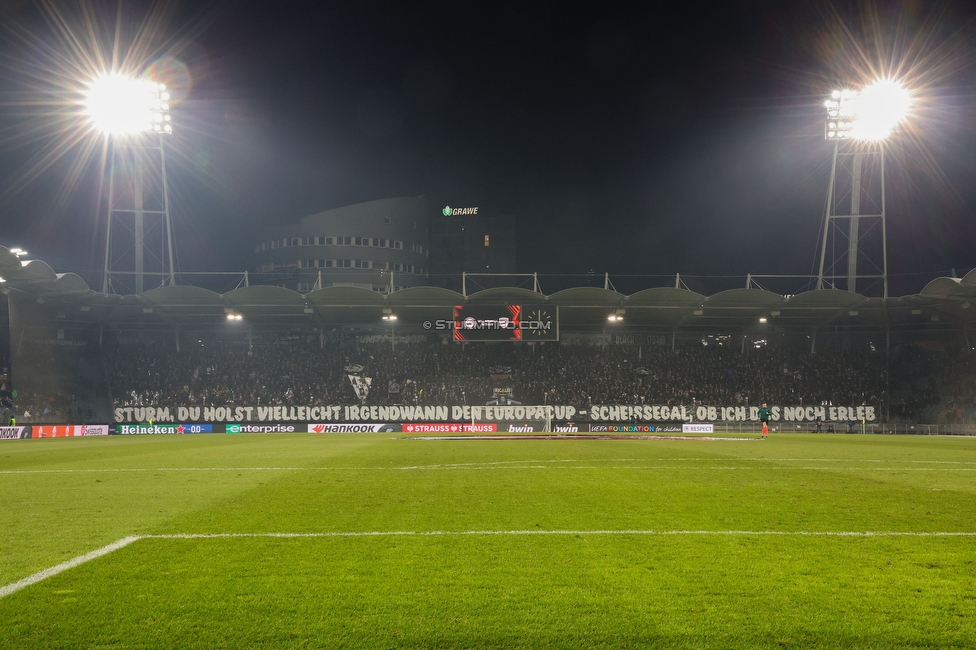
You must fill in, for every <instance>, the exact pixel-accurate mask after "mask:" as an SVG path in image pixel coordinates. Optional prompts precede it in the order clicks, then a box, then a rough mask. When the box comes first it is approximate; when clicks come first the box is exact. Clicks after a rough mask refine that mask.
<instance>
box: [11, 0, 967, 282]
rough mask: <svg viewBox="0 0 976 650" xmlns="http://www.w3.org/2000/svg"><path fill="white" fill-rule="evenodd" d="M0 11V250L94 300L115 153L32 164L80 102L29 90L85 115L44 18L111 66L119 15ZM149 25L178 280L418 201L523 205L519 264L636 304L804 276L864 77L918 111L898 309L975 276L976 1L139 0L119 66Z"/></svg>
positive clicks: (101, 9) (893, 200)
mask: <svg viewBox="0 0 976 650" xmlns="http://www.w3.org/2000/svg"><path fill="white" fill-rule="evenodd" d="M0 7H2V8H0V24H2V25H3V27H2V28H0V29H2V31H3V34H2V36H0V104H2V105H0V244H4V245H7V246H22V247H24V248H26V249H28V250H29V251H30V252H31V255H32V256H33V257H37V258H40V259H43V260H45V261H47V262H49V263H50V264H51V265H52V266H54V267H55V269H56V270H58V271H75V272H78V273H79V274H81V275H82V276H83V277H86V279H89V281H90V282H92V283H94V281H95V280H96V279H97V278H98V274H97V273H93V272H92V270H93V269H100V266H101V255H102V254H103V252H102V249H101V246H102V245H103V244H102V242H101V241H100V237H101V236H102V229H103V226H102V225H101V220H102V219H103V217H102V216H99V215H96V212H95V210H96V197H97V190H96V181H97V172H98V167H99V165H98V162H97V159H96V158H95V157H94V156H89V157H87V158H86V157H85V156H84V155H82V147H81V146H78V147H74V148H73V149H71V150H69V151H67V152H66V153H64V155H63V156H60V157H58V158H57V159H56V160H55V161H54V162H53V164H51V165H49V166H46V167H45V168H43V169H39V170H38V171H37V172H36V173H34V172H32V171H31V170H32V167H33V166H34V165H35V164H36V163H37V161H38V160H39V159H40V158H41V157H42V156H43V152H44V151H46V150H47V149H46V148H49V147H51V146H52V143H53V142H56V141H58V140H62V141H63V140H65V139H66V138H65V134H64V133H63V132H62V131H59V130H58V129H57V128H55V125H56V124H57V123H58V120H59V119H60V118H59V117H58V115H57V113H58V111H67V112H70V111H72V110H76V109H72V108H71V107H70V106H64V107H57V106H55V107H53V108H52V107H40V106H35V105H33V104H32V102H33V100H32V98H33V97H35V96H38V97H40V96H42V95H43V96H44V97H50V96H51V95H52V88H53V89H54V90H55V92H54V94H55V95H57V93H58V92H60V93H61V96H62V98H68V104H70V93H67V94H66V93H65V92H64V91H63V86H64V85H65V84H66V81H65V80H64V79H61V80H59V81H55V80H52V79H51V78H50V77H52V76H56V74H54V73H51V72H46V73H45V74H46V75H47V77H45V76H44V75H40V77H39V76H38V73H37V71H38V70H41V69H45V70H48V71H50V70H54V71H57V70H59V69H61V68H62V67H63V66H61V67H59V65H54V64H53V62H56V61H60V56H62V55H63V56H66V57H69V58H70V56H71V54H70V52H67V51H65V50H64V48H63V47H61V46H60V45H59V43H58V42H57V40H56V39H55V36H54V35H55V32H56V30H55V28H54V27H52V24H53V23H54V22H56V21H55V20H53V19H52V16H56V17H63V18H64V21H65V24H66V25H68V26H69V27H70V28H71V29H77V30H79V31H83V29H82V27H81V23H80V18H79V17H80V16H81V15H82V14H81V11H80V9H79V7H86V8H87V9H88V10H89V12H90V15H91V16H92V17H93V19H94V20H95V22H96V23H97V24H98V26H99V28H100V29H101V30H102V33H101V37H100V42H101V44H102V45H101V46H102V47H103V48H105V51H108V49H109V48H110V43H111V35H112V29H113V27H114V24H115V19H116V4H115V3H113V2H99V1H94V2H91V1H90V2H86V3H84V4H83V5H79V4H77V3H74V2H60V3H56V4H51V5H45V4H35V3H31V2H16V1H15V2H5V3H2V4H0ZM147 17H148V22H147V23H145V24H149V25H150V26H151V27H152V29H151V30H150V31H151V33H150V35H149V39H148V40H150V41H151V42H152V45H153V47H154V48H155V52H153V53H152V55H151V61H147V63H152V61H156V67H155V70H157V71H161V74H163V75H164V76H165V77H166V80H167V81H168V83H169V84H170V86H171V88H173V89H174V94H175V95H178V96H180V97H183V96H185V97H183V98H182V100H181V101H178V102H175V103H174V108H173V111H172V114H173V120H174V125H175V129H176V131H177V133H176V135H174V137H173V138H172V141H171V146H170V149H171V150H172V151H173V153H172V155H171V158H170V160H169V164H168V171H169V174H170V177H171V185H172V199H173V217H174V226H175V229H176V239H177V248H178V257H179V268H180V269H181V270H188V271H189V270H244V269H246V268H248V267H250V251H251V247H252V245H253V244H254V243H255V242H256V241H257V240H258V235H259V233H260V231H261V229H262V227H264V226H266V225H268V224H271V223H276V222H283V223H285V222H296V221H297V220H298V219H299V218H300V217H302V216H304V215H307V214H311V213H314V212H318V211H321V210H326V209H330V208H334V207H339V206H342V205H347V204H351V203H357V202H361V201H368V200H373V199H381V198H390V197H397V196H415V195H421V194H422V195H425V196H426V197H427V198H428V200H429V201H430V203H431V207H432V209H433V208H437V207H440V206H443V205H452V206H474V205H477V206H480V207H481V210H482V211H483V212H485V213H488V214H492V213H509V214H514V215H515V216H516V218H517V220H518V241H519V249H518V260H519V261H518V264H519V270H520V271H522V272H533V271H539V272H540V273H547V274H585V273H588V272H590V271H593V272H595V273H597V274H600V275H602V274H603V273H604V272H610V273H611V275H612V276H614V275H617V276H620V279H619V280H617V281H616V283H617V285H618V289H621V290H625V291H627V292H630V291H633V290H636V289H638V288H641V287H643V286H654V285H660V284H661V283H662V282H661V280H660V279H655V278H630V279H625V278H623V276H624V275H628V274H631V275H673V274H674V273H676V272H679V273H681V274H682V276H683V277H685V276H709V275H722V276H731V275H739V276H744V275H745V274H746V273H748V272H752V273H798V274H806V273H810V272H811V271H812V270H815V268H814V260H815V257H816V255H817V244H818V231H819V229H820V227H821V224H822V219H823V206H824V201H825V196H826V191H827V182H828V174H829V167H830V159H831V144H830V143H827V142H825V141H824V139H823V111H824V109H823V100H824V99H825V94H826V93H827V92H829V91H830V90H831V89H832V88H834V87H835V86H837V85H838V84H840V83H842V82H845V81H847V82H854V83H857V82H860V81H862V80H864V78H865V77H866V75H868V74H869V71H870V70H872V69H873V70H876V71H882V72H888V73H899V74H903V75H906V77H907V79H908V80H909V86H910V87H911V88H912V90H913V92H915V93H916V101H917V104H916V108H915V114H914V115H913V118H912V122H911V124H910V125H909V126H908V127H906V129H905V131H904V133H903V134H902V136H901V137H899V138H897V139H896V140H895V141H894V142H893V143H892V146H891V149H890V152H891V153H890V155H889V159H888V160H889V166H888V176H889V190H890V192H889V195H888V201H889V203H888V230H889V251H890V253H889V266H890V273H891V274H892V276H893V277H892V289H893V293H895V294H896V295H897V294H899V293H910V292H911V293H914V292H917V291H918V290H919V289H920V288H921V287H922V286H923V285H924V282H925V281H927V280H928V279H930V278H931V277H934V276H935V275H939V274H948V273H949V272H950V269H953V268H954V269H955V270H956V271H957V272H958V273H960V274H961V273H964V272H965V271H967V270H969V269H970V268H972V267H974V266H976V90H974V89H976V67H974V65H973V64H974V63H976V46H974V44H976V22H974V17H976V7H972V6H970V5H969V3H959V4H947V3H942V4H936V3H930V2H906V3H882V4H877V3H873V4H868V3H861V4H854V3H847V2H845V3H834V4H831V3H800V2H790V3H783V2H774V1H769V2H765V1H749V0H740V1H737V2H726V3H716V4H714V5H711V4H708V3H648V2H644V3H614V2H598V3H588V4H583V3H565V2H542V1H531V2H525V1H523V2H512V3H508V2H491V3H478V4H475V3H462V2H447V3H420V2H364V1H356V2H342V3H339V2H328V1H319V2H308V3H306V2H249V1H243V0H242V1H237V2H225V3H213V2H211V3H209V4H201V3H199V2H185V3H181V2H169V3H162V4H159V3H157V4H156V5H150V4H148V3H138V2H127V3H125V7H124V10H123V12H122V22H121V24H122V26H123V31H122V34H123V39H122V40H123V49H125V48H126V47H127V44H131V43H132V42H133V38H134V35H135V34H137V33H138V28H139V25H140V24H144V21H147ZM96 40H99V39H96ZM59 52H60V53H61V54H58V53H59ZM32 75H34V76H32ZM59 84H60V85H61V86H62V88H61V90H58V86H59ZM689 282H690V286H692V288H698V289H700V290H703V291H705V292H706V293H708V292H709V291H708V289H709V286H708V283H707V282H706V281H704V280H702V281H701V282H698V283H697V284H696V281H695V280H694V279H693V278H691V279H689ZM736 282H738V281H736ZM556 284H563V283H562V282H560V281H557V280H552V281H551V282H550V286H553V287H555V285H556ZM542 288H543V290H547V286H546V283H545V282H543V286H542ZM547 292H548V291H547Z"/></svg>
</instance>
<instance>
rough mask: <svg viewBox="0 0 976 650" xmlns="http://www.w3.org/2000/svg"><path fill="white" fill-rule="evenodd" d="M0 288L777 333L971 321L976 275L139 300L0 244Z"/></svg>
mask: <svg viewBox="0 0 976 650" xmlns="http://www.w3.org/2000/svg"><path fill="white" fill-rule="evenodd" d="M0 278H2V279H3V282H2V283H0V290H2V291H3V292H4V293H11V292H18V293H20V294H24V295H28V296H30V297H31V298H33V299H34V300H35V301H36V302H37V303H38V304H41V305H47V306H48V308H49V309H50V311H51V312H52V314H53V316H54V317H56V318H61V319H65V321H66V322H69V321H70V322H90V323H105V324H111V325H116V326H126V325H132V326H141V325H151V324H153V323H157V324H168V325H179V326H185V327H195V326H201V327H211V326H216V324H217V323H219V322H221V321H223V320H226V318H227V315H228V314H235V315H236V314H240V315H241V316H242V318H243V319H244V320H246V321H247V322H248V323H249V324H251V325H252V326H258V327H260V326H268V327H287V326H289V325H292V324H294V325H296V326H312V327H329V328H334V327H338V326H343V325H376V324H380V323H382V316H383V315H384V314H396V315H397V317H398V321H397V323H398V325H401V324H402V325H405V326H409V325H419V324H420V323H421V322H422V321H424V320H429V319H434V318H444V319H450V318H452V317H453V311H452V310H453V308H454V307H455V306H456V305H504V304H521V305H528V306H533V307H543V308H545V309H547V310H549V311H554V310H556V309H558V310H559V319H560V326H561V327H562V328H566V327H579V328H581V329H587V328H593V327H602V326H603V325H605V324H606V322H607V317H608V316H609V315H610V314H619V315H621V316H623V318H624V321H625V322H626V325H627V326H634V327H646V328H654V329H675V328H679V329H693V330H697V329H701V330H713V329H730V328H733V329H734V328H742V329H747V328H749V327H751V326H753V325H755V324H756V323H757V322H758V320H759V319H760V318H765V319H767V321H768V322H770V323H773V324H776V325H778V326H781V327H783V328H786V329H804V328H807V329H809V328H821V327H827V326H834V325H843V326H850V327H855V328H856V327H878V326H883V325H884V324H885V323H888V324H889V325H891V326H893V327H917V328H924V327H942V328H944V327H946V326H947V325H950V326H955V327H959V326H964V325H965V324H966V323H968V321H970V320H974V318H976V271H971V272H970V273H968V274H967V275H966V276H965V277H963V278H946V277H943V278H938V279H936V280H933V281H932V282H930V283H929V284H928V285H926V286H925V287H924V288H923V289H922V290H921V291H920V292H919V293H918V294H914V295H908V296H901V297H897V298H889V299H887V300H882V299H880V298H869V297H865V296H862V295H859V294H854V293H849V292H847V291H839V290H814V291H807V292H805V293H800V294H796V295H792V296H782V295H779V294H777V293H773V292H770V291H765V290H763V289H756V288H751V289H730V290H727V291H721V292H719V293H716V294H713V295H711V296H704V295H702V294H699V293H695V292H694V291H689V290H687V289H681V288H673V287H655V288H650V289H645V290H643V291H638V292H637V293H634V294H632V295H629V296H627V295H624V294H621V293H617V292H615V291H610V290H606V289H601V288H596V287H575V288H571V289H565V290H563V291H558V292H556V293H553V294H551V295H548V296H546V295H543V294H541V293H536V292H533V291H530V290H528V289H524V288H516V287H511V288H505V287H502V288H491V289H485V290H482V291H478V292H476V293H472V294H469V295H468V296H464V295H462V294H460V293H457V292H454V291H450V290H448V289H442V288H439V287H412V288H408V289H403V290H401V291H396V292H394V293H392V294H390V295H382V294H379V293H376V292H374V291H370V290H367V289H360V288H356V287H326V288H323V289H317V290H314V291H311V292H310V293H307V294H301V293H298V292H296V291H292V290H290V289H284V288H281V287H276V286H267V285H258V286H246V287H241V288H238V289H235V290H233V291H229V292H227V293H224V294H219V293H215V292H213V291H209V290H207V289H202V288H199V287H194V286H183V285H180V286H164V287H158V288H156V289H151V290H149V291H146V292H145V293H142V294H139V295H116V294H104V293H101V292H97V291H94V290H92V289H91V288H89V287H88V285H87V284H86V283H85V282H84V280H82V278H81V277H79V276H78V275H75V274H74V273H55V272H54V270H53V269H52V268H51V267H50V266H49V265H47V264H46V263H44V262H43V261H40V260H31V261H21V260H20V259H18V258H17V256H16V255H14V254H13V253H11V252H10V251H9V250H8V249H6V248H4V247H2V246H0Z"/></svg>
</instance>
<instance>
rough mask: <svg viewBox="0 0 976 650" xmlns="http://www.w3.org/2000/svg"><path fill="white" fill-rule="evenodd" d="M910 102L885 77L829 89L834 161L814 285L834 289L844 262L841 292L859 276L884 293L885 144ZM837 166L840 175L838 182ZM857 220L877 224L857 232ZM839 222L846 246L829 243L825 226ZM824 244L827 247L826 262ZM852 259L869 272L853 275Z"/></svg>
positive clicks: (827, 127)
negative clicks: (844, 226) (867, 242)
mask: <svg viewBox="0 0 976 650" xmlns="http://www.w3.org/2000/svg"><path fill="white" fill-rule="evenodd" d="M912 103H913V102H912V93H911V92H909V90H908V88H906V87H905V86H904V85H903V84H902V83H901V82H900V81H898V80H896V79H892V78H890V77H881V78H879V79H876V80H875V81H873V82H871V83H870V84H868V85H866V86H864V87H863V88H861V89H854V88H845V89H843V90H834V91H833V92H831V93H830V96H829V98H828V99H827V100H826V101H825V102H824V105H825V106H826V108H827V119H826V121H825V123H824V137H826V139H827V140H831V141H833V143H834V160H833V163H832V164H831V168H830V186H829V189H828V193H827V210H826V214H825V217H824V228H823V230H822V233H823V239H822V241H821V245H820V271H819V273H818V275H817V288H818V289H827V288H835V289H836V288H838V286H837V284H836V281H837V280H838V279H841V278H843V277H844V276H843V275H841V274H840V272H839V270H840V268H841V267H843V266H844V265H846V266H847V273H846V286H845V287H844V288H846V289H847V291H850V292H852V293H854V292H856V291H857V286H858V281H859V280H860V279H866V280H869V281H871V282H872V283H873V282H875V281H880V284H881V287H882V297H884V298H887V297H888V243H887V228H886V226H885V211H886V210H885V182H884V176H885V170H884V167H885V147H886V146H887V140H888V139H890V137H891V135H892V134H893V133H894V132H895V129H896V128H897V127H898V126H899V125H901V124H902V123H904V122H905V120H907V119H908V117H909V116H910V114H911V110H912ZM843 142H850V143H851V145H845V146H841V145H842V143H843ZM838 168H840V174H841V176H842V177H843V179H842V181H841V182H840V184H839V185H838ZM848 174H849V176H848ZM848 179H849V180H848ZM868 181H870V182H868ZM862 200H863V203H864V206H862ZM862 207H863V208H867V209H866V210H864V209H862ZM863 219H873V220H876V221H875V223H878V222H880V226H881V227H880V228H874V227H869V228H868V229H867V230H865V231H864V232H863V233H862V232H861V230H860V221H861V220H863ZM842 222H847V233H846V246H845V245H843V244H842V245H839V246H834V245H833V244H832V243H830V242H832V241H834V240H831V239H830V238H829V235H830V233H832V232H833V233H835V234H836V233H837V232H841V231H840V230H837V229H836V228H834V229H832V228H831V225H832V224H833V225H835V226H838V225H840V224H841V223H842ZM873 225H874V224H872V226H873ZM866 235H867V236H871V237H872V238H874V239H873V241H872V244H870V245H867V246H861V244H860V240H861V238H862V236H866ZM878 238H880V242H878V241H877V239H878ZM879 243H880V245H878V244H879ZM828 246H829V247H830V248H831V249H832V251H833V255H832V257H833V259H832V261H831V262H830V264H829V265H827V248H828ZM878 249H880V255H879V251H878ZM858 258H864V261H866V262H869V263H870V264H869V268H871V271H874V272H868V273H867V274H865V273H863V272H862V273H860V274H859V273H858ZM862 268H863V267H862ZM825 270H826V272H825ZM877 271H880V272H877Z"/></svg>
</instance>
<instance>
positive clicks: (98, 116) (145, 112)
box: [84, 74, 173, 135]
mask: <svg viewBox="0 0 976 650" xmlns="http://www.w3.org/2000/svg"><path fill="white" fill-rule="evenodd" d="M84 105H85V112H86V113H87V114H88V117H89V119H90V120H91V123H92V125H93V126H94V127H95V129H96V130H98V131H100V132H102V133H105V134H107V135H132V134H136V133H159V134H164V133H165V134H170V133H172V132H173V126H172V124H171V120H170V115H169V93H168V92H166V86H165V85H164V84H160V83H156V82H154V81H147V80H145V79H136V78H134V77H127V76H124V75H120V74H106V75H102V76H100V77H97V78H96V79H94V80H93V81H92V82H91V83H90V84H89V85H88V90H87V91H86V92H85V101H84Z"/></svg>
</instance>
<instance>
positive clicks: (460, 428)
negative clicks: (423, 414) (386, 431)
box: [403, 422, 498, 433]
mask: <svg viewBox="0 0 976 650" xmlns="http://www.w3.org/2000/svg"><path fill="white" fill-rule="evenodd" d="M403 431H404V432H406V433H495V432H496V431H498V425H497V424H495V423H493V422H484V423H479V424H432V423H428V422H404V423H403Z"/></svg>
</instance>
